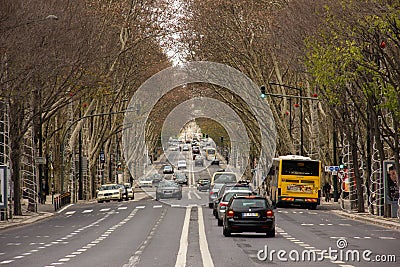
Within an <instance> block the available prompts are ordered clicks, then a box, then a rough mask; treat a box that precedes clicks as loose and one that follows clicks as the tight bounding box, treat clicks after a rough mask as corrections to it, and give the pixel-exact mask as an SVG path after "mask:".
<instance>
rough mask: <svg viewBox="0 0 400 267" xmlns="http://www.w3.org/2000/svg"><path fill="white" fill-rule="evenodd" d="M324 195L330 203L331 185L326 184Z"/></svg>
mask: <svg viewBox="0 0 400 267" xmlns="http://www.w3.org/2000/svg"><path fill="white" fill-rule="evenodd" d="M323 191H324V195H325V202H329V201H330V200H331V185H330V184H329V183H328V182H326V183H325V185H324V187H323Z"/></svg>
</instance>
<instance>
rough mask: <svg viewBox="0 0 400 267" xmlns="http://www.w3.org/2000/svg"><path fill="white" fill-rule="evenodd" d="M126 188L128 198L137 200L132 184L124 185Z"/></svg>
mask: <svg viewBox="0 0 400 267" xmlns="http://www.w3.org/2000/svg"><path fill="white" fill-rule="evenodd" d="M124 186H125V189H126V191H127V192H128V198H130V199H135V192H134V191H133V188H132V185H131V184H130V183H124Z"/></svg>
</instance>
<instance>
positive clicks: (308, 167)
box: [282, 160, 319, 176]
mask: <svg viewBox="0 0 400 267" xmlns="http://www.w3.org/2000/svg"><path fill="white" fill-rule="evenodd" d="M282 175H304V176H319V163H318V162H316V161H298V160H283V161H282Z"/></svg>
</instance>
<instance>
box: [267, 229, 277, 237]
mask: <svg viewBox="0 0 400 267" xmlns="http://www.w3.org/2000/svg"><path fill="white" fill-rule="evenodd" d="M267 237H275V228H274V229H272V230H271V231H268V232H267Z"/></svg>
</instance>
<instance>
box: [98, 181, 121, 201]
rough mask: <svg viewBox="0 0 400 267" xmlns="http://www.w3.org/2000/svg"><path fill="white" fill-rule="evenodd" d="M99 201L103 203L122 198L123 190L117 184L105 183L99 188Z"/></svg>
mask: <svg viewBox="0 0 400 267" xmlns="http://www.w3.org/2000/svg"><path fill="white" fill-rule="evenodd" d="M96 199H97V202H98V203H102V202H104V201H107V202H109V201H111V200H117V201H121V200H122V192H121V190H120V188H119V187H118V185H117V184H103V185H102V186H101V187H100V188H99V189H98V190H97V196H96Z"/></svg>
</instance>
